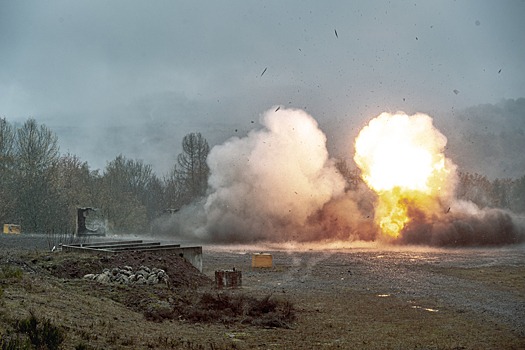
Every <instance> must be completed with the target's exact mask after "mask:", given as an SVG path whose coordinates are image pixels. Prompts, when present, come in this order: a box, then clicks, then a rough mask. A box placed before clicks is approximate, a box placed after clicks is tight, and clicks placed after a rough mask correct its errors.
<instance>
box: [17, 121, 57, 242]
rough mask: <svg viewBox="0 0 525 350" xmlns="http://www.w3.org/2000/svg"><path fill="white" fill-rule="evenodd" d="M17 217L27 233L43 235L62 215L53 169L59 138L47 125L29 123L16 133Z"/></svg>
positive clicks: (34, 122)
mask: <svg viewBox="0 0 525 350" xmlns="http://www.w3.org/2000/svg"><path fill="white" fill-rule="evenodd" d="M15 153H16V162H15V169H16V175H17V195H18V205H17V215H20V218H21V223H22V224H23V225H24V226H25V229H26V230H29V231H34V232H42V231H45V230H47V229H49V227H50V225H52V223H53V219H54V218H56V217H58V216H60V215H61V213H60V210H59V209H58V207H57V203H58V200H57V196H58V192H57V191H56V188H54V187H53V183H52V175H53V167H54V166H55V165H56V163H57V161H58V157H59V149H58V139H57V137H56V135H55V134H54V133H53V132H52V131H51V130H49V129H48V128H47V127H46V126H45V125H40V126H39V125H38V124H37V122H36V121H35V120H34V119H29V120H27V121H26V122H25V123H24V125H23V126H22V127H21V128H19V129H17V131H16V142H15Z"/></svg>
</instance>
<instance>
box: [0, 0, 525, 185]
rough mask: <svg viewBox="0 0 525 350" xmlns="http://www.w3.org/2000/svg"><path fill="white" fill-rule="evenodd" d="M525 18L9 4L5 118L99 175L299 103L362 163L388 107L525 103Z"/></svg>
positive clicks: (451, 11) (369, 7)
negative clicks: (121, 161) (363, 146)
mask: <svg viewBox="0 0 525 350" xmlns="http://www.w3.org/2000/svg"><path fill="white" fill-rule="evenodd" d="M524 18H525V2H524V1H474V0H473V1H264V2H263V1H128V0H126V1H6V0H0V53H1V54H0V116H5V117H6V118H7V119H8V120H9V121H10V122H23V121H25V120H26V119H27V118H28V117H34V118H36V119H37V121H38V122H39V123H43V124H46V125H47V126H48V127H49V128H51V129H52V130H54V131H55V132H56V133H57V134H58V136H59V141H60V146H61V152H62V153H66V152H68V151H69V152H71V153H74V154H76V155H78V156H79V157H80V158H81V159H82V160H85V161H88V163H89V164H90V165H91V167H92V169H97V168H100V169H103V168H104V166H105V165H106V163H107V162H108V161H110V160H112V159H114V158H115V156H117V155H118V154H120V153H122V154H123V155H125V156H126V157H129V158H138V159H143V160H144V161H145V162H146V163H150V164H152V165H153V166H154V168H155V169H156V170H157V171H158V173H159V174H161V175H162V174H163V173H165V172H166V171H167V170H168V169H169V168H170V167H171V166H172V165H173V164H174V162H175V159H176V156H177V154H178V153H179V152H180V150H181V147H180V143H181V141H182V137H183V136H184V135H186V134H188V133H190V132H201V133H202V134H203V136H205V137H206V138H207V139H208V141H209V142H210V144H211V145H213V144H216V143H219V142H222V141H224V140H225V139H227V138H228V137H230V136H233V135H238V136H242V135H245V134H246V133H247V132H248V131H249V130H250V129H252V128H254V127H257V120H258V118H259V116H260V115H261V114H262V113H263V112H264V111H265V110H267V109H269V108H272V107H273V106H275V105H283V106H286V107H288V106H289V107H295V108H301V109H305V110H306V111H307V112H308V113H310V114H311V115H312V116H313V117H314V118H315V119H316V120H317V121H318V122H319V124H320V127H321V129H322V130H323V131H324V132H325V134H326V135H327V137H328V146H329V150H330V153H331V155H332V156H338V157H348V158H351V157H352V154H351V145H352V143H353V140H354V138H355V136H356V135H357V132H358V131H359V130H360V128H361V127H362V126H363V125H365V124H366V122H367V121H368V120H370V119H371V118H373V117H375V116H377V115H378V114H380V113H381V112H383V111H390V112H395V111H397V110H403V111H405V112H407V113H415V112H424V113H429V114H430V115H431V116H433V117H434V118H435V120H436V123H437V124H439V120H440V118H443V119H442V123H444V122H445V120H446V122H447V123H453V117H450V115H452V116H453V115H454V111H460V110H464V109H466V108H468V107H472V106H477V105H480V104H498V103H500V102H501V101H502V100H503V99H518V98H520V97H525V75H524V72H525V39H524V33H525V21H524ZM335 31H337V36H336V33H335ZM265 69H266V71H265V72H264V74H262V73H263V71H264V70H265ZM454 90H455V91H456V92H454ZM522 112H523V113H521V112H520V113H521V114H520V113H518V115H523V118H522V119H521V120H518V123H521V124H520V125H519V127H524V128H525V126H524V122H523V119H525V111H522ZM445 115H448V116H449V117H447V119H445V117H444V116H445ZM253 121H254V122H253ZM462 127H463V128H464V127H465V124H464V123H463V124H462ZM468 127H470V126H468ZM472 127H475V126H472ZM448 129H450V130H452V131H451V132H453V130H454V126H453V125H452V126H450V125H449V128H448ZM521 142H523V140H522V141H521ZM458 152H459V151H458ZM451 156H452V158H454V155H451ZM522 170H525V169H523V168H520V169H518V170H517V172H518V173H519V171H522ZM496 175H497V174H496Z"/></svg>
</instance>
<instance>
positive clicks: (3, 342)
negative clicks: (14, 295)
mask: <svg viewBox="0 0 525 350" xmlns="http://www.w3.org/2000/svg"><path fill="white" fill-rule="evenodd" d="M13 328H14V329H13V331H12V332H9V333H7V334H4V335H2V338H1V339H0V347H1V349H2V350H5V349H47V350H58V349H59V347H60V344H62V342H63V341H64V339H65V335H64V332H63V330H62V329H61V328H60V327H57V326H55V325H54V324H52V323H51V321H50V320H48V319H44V320H38V319H37V318H36V316H35V315H34V313H33V312H30V315H29V317H28V318H26V319H23V320H18V321H16V322H14V325H13Z"/></svg>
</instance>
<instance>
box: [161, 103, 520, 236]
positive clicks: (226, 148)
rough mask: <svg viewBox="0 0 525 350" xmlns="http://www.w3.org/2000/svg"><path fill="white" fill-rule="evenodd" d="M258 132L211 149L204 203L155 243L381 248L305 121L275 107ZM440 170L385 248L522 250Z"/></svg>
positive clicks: (367, 196)
mask: <svg viewBox="0 0 525 350" xmlns="http://www.w3.org/2000/svg"><path fill="white" fill-rule="evenodd" d="M413 119H414V123H415V126H414V127H415V128H416V129H417V130H420V131H421V130H422V131H424V132H423V133H421V135H420V136H417V137H420V138H421V140H420V141H421V142H425V143H426V142H429V140H430V141H432V140H437V141H436V144H437V145H438V146H437V149H438V151H440V150H442V149H443V148H444V147H445V144H446V138H445V137H444V136H443V135H442V134H441V133H440V132H439V130H437V129H435V128H434V127H433V126H432V120H431V118H430V117H428V116H425V118H419V117H418V118H413ZM259 122H260V125H259V126H258V128H257V129H254V130H252V131H250V132H249V133H248V134H247V136H245V137H241V138H239V137H234V138H231V139H229V140H227V141H226V142H224V143H223V144H221V145H218V146H215V147H213V148H212V150H211V152H210V154H209V156H208V165H209V167H210V178H209V182H208V185H209V190H208V195H207V196H206V197H205V198H202V199H201V200H200V201H199V202H196V203H193V204H191V205H188V206H185V207H183V208H181V210H180V211H179V212H178V213H176V214H175V215H172V216H170V217H169V218H168V219H167V220H160V221H159V222H157V224H156V231H157V234H163V235H169V236H170V237H172V238H173V237H176V238H177V239H178V240H180V241H183V240H187V241H191V242H208V243H211V242H213V243H245V244H252V243H255V242H259V243H261V242H266V243H268V244H271V242H274V243H279V244H283V243H285V242H287V244H296V243H298V242H299V244H305V243H306V244H309V243H311V242H316V243H322V242H324V244H332V243H333V242H337V241H339V242H353V241H376V242H381V239H380V237H381V234H380V231H379V229H378V227H377V226H376V225H375V224H374V215H377V213H374V210H375V208H374V205H375V204H377V195H376V194H374V193H373V191H371V190H370V189H368V188H367V187H366V186H365V185H364V184H361V185H359V186H357V188H353V189H352V190H348V189H346V190H345V184H346V182H345V180H344V179H343V177H342V176H341V174H340V173H339V172H338V170H337V169H336V167H335V165H334V160H333V159H331V158H330V157H329V154H328V151H327V148H326V136H325V135H324V133H323V132H322V131H321V130H320V129H319V127H318V124H317V122H316V121H315V120H314V119H313V118H312V117H311V116H310V115H308V114H307V113H306V112H304V111H301V110H296V109H284V108H275V107H274V108H273V109H271V110H269V111H267V112H266V113H264V114H263V115H262V116H261V118H260V121H259ZM390 131H392V130H390ZM416 134H418V135H419V134H420V133H416ZM423 134H424V135H423ZM434 136H436V137H435V138H433V137H434ZM441 160H442V162H443V164H445V165H446V166H445V169H449V170H450V172H447V175H446V176H445V177H444V178H443V179H441V180H439V181H438V183H439V186H438V188H440V191H438V192H437V193H434V194H433V195H432V197H431V198H430V199H429V200H426V201H425V204H424V205H418V203H417V201H414V202H410V201H409V202H408V203H407V205H408V213H409V216H410V217H411V221H410V222H409V223H408V224H407V226H406V227H405V228H404V229H403V231H402V234H401V235H400V237H399V238H398V239H396V240H394V241H389V242H390V243H394V244H421V245H433V246H457V245H500V244H512V243H518V242H523V241H524V240H525V229H524V228H525V225H523V220H521V221H520V220H518V219H517V217H516V216H515V215H514V214H512V213H508V212H505V211H503V210H499V209H480V208H478V207H477V206H476V205H475V204H473V203H470V202H465V201H460V200H458V199H456V197H455V195H454V187H455V184H456V183H457V178H456V174H455V166H454V164H453V163H452V161H451V160H450V159H446V158H444V159H441ZM440 181H444V182H443V183H441V182H440ZM294 242H295V243H294Z"/></svg>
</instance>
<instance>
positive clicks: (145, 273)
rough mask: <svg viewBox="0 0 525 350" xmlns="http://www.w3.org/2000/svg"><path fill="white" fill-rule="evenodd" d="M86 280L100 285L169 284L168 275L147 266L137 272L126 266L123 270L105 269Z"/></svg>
mask: <svg viewBox="0 0 525 350" xmlns="http://www.w3.org/2000/svg"><path fill="white" fill-rule="evenodd" d="M83 278H84V279H86V280H90V281H97V282H100V283H116V284H127V285H130V284H139V285H144V284H150V285H153V284H159V283H163V284H166V285H167V284H168V282H169V277H168V274H167V273H166V272H165V271H164V270H162V269H158V268H149V267H147V266H141V267H139V268H138V270H137V271H135V272H134V271H133V268H132V267H131V266H124V267H123V268H118V267H114V268H112V269H111V270H110V269H104V271H102V273H99V274H94V273H89V274H87V275H85V276H84V277H83Z"/></svg>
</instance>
